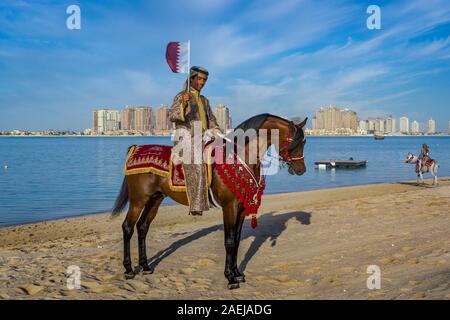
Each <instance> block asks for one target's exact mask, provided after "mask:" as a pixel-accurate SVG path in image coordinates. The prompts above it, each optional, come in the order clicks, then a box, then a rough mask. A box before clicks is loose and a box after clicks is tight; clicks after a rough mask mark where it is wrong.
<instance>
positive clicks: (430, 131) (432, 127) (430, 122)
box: [428, 118, 436, 134]
mask: <svg viewBox="0 0 450 320" xmlns="http://www.w3.org/2000/svg"><path fill="white" fill-rule="evenodd" d="M434 133H436V121H434V119H433V118H430V120H428V134H434Z"/></svg>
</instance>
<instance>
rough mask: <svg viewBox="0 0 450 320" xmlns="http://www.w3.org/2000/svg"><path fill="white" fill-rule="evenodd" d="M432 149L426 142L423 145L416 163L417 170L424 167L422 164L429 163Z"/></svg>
mask: <svg viewBox="0 0 450 320" xmlns="http://www.w3.org/2000/svg"><path fill="white" fill-rule="evenodd" d="M430 159H431V158H430V150H429V148H428V145H427V144H426V143H424V144H423V145H422V150H420V154H419V158H418V160H419V161H417V163H416V172H417V173H419V172H420V170H421V169H422V166H423V165H424V164H425V163H427V161H428V160H430Z"/></svg>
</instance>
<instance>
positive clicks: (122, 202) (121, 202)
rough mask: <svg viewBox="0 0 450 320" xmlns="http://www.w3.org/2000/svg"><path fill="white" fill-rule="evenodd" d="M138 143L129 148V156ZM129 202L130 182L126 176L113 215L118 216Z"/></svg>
mask: <svg viewBox="0 0 450 320" xmlns="http://www.w3.org/2000/svg"><path fill="white" fill-rule="evenodd" d="M135 146H136V145H132V146H130V147H129V148H128V151H127V155H128V156H129V154H130V150H131V149H132V148H133V147H135ZM127 203H128V183H127V179H126V177H125V178H123V181H122V187H121V188H120V192H119V195H118V196H117V198H116V202H115V203H114V208H113V209H112V213H111V215H112V217H113V218H114V217H117V216H118V215H119V214H120V213H121V212H122V210H123V208H125V206H126V205H127Z"/></svg>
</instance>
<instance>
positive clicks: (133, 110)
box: [84, 104, 232, 135]
mask: <svg viewBox="0 0 450 320" xmlns="http://www.w3.org/2000/svg"><path fill="white" fill-rule="evenodd" d="M153 109H154V108H153V107H151V106H135V107H133V106H129V105H126V106H125V107H124V108H123V109H122V110H117V109H112V108H107V107H102V108H99V109H95V110H93V111H92V115H93V116H92V125H91V127H90V128H87V129H85V130H84V131H85V132H86V130H91V133H92V134H112V133H117V132H122V133H123V132H129V133H142V134H162V135H167V134H170V133H171V131H172V130H173V129H174V128H175V124H174V123H173V122H171V121H170V119H169V107H167V106H165V105H160V106H159V107H157V108H156V112H155V111H154V110H153ZM213 112H214V115H215V117H216V120H217V123H218V124H219V127H220V128H221V130H222V131H223V132H226V131H227V130H228V129H230V128H231V127H232V118H231V116H230V110H229V108H228V107H227V106H225V105H224V104H219V105H218V106H216V107H215V108H214V110H213Z"/></svg>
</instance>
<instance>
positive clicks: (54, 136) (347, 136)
mask: <svg viewBox="0 0 450 320" xmlns="http://www.w3.org/2000/svg"><path fill="white" fill-rule="evenodd" d="M305 136H306V137H314V138H317V137H323V138H364V137H365V138H373V135H371V134H367V135H310V134H306V135H305ZM2 137H5V138H114V137H119V138H142V137H157V138H164V137H168V138H170V137H171V135H141V136H139V135H0V138H2ZM383 137H385V138H439V137H444V138H445V137H446V138H449V137H450V134H448V133H445V134H432V135H385V136H383Z"/></svg>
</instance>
